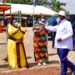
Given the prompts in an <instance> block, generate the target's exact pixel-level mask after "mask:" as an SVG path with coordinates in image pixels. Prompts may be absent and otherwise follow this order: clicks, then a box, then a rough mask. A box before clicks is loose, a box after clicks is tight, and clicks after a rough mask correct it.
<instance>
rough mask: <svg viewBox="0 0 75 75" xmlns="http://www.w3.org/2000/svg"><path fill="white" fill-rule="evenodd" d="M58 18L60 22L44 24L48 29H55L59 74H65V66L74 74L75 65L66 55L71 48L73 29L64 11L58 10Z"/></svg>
mask: <svg viewBox="0 0 75 75" xmlns="http://www.w3.org/2000/svg"><path fill="white" fill-rule="evenodd" d="M58 18H59V19H60V22H59V24H58V25H56V26H45V29H47V30H49V31H56V36H55V43H54V47H55V48H57V54H58V56H59V58H60V61H61V74H60V75H67V68H70V69H71V70H72V75H75V65H74V64H73V63H72V62H71V61H69V60H68V58H67V55H68V53H69V51H70V50H72V49H73V38H72V36H73V30H72V25H71V22H69V21H68V20H67V19H66V12H65V11H59V13H58Z"/></svg>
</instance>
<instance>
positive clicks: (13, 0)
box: [6, 0, 48, 5]
mask: <svg viewBox="0 0 75 75" xmlns="http://www.w3.org/2000/svg"><path fill="white" fill-rule="evenodd" d="M6 1H7V2H9V3H10V2H11V3H17V4H18V3H21V4H33V0H6ZM36 2H37V5H41V4H47V3H48V2H47V0H36Z"/></svg>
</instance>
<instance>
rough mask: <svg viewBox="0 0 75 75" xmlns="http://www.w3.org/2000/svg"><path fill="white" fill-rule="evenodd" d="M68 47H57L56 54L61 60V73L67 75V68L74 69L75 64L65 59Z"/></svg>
mask: <svg viewBox="0 0 75 75" xmlns="http://www.w3.org/2000/svg"><path fill="white" fill-rule="evenodd" d="M68 52H69V49H61V48H59V49H57V53H58V56H59V58H60V61H61V75H67V68H70V69H71V70H72V71H75V65H74V64H73V63H72V62H70V61H69V60H68V59H67V55H68Z"/></svg>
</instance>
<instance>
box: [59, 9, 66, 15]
mask: <svg viewBox="0 0 75 75" xmlns="http://www.w3.org/2000/svg"><path fill="white" fill-rule="evenodd" d="M58 15H61V16H66V12H65V11H63V10H62V11H59V13H58Z"/></svg>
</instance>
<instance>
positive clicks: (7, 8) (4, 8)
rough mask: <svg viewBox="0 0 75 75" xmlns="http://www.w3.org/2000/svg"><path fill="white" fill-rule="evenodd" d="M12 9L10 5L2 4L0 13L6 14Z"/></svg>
mask: <svg viewBox="0 0 75 75" xmlns="http://www.w3.org/2000/svg"><path fill="white" fill-rule="evenodd" d="M9 9H11V6H10V5H6V4H0V12H4V11H6V10H9Z"/></svg>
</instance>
